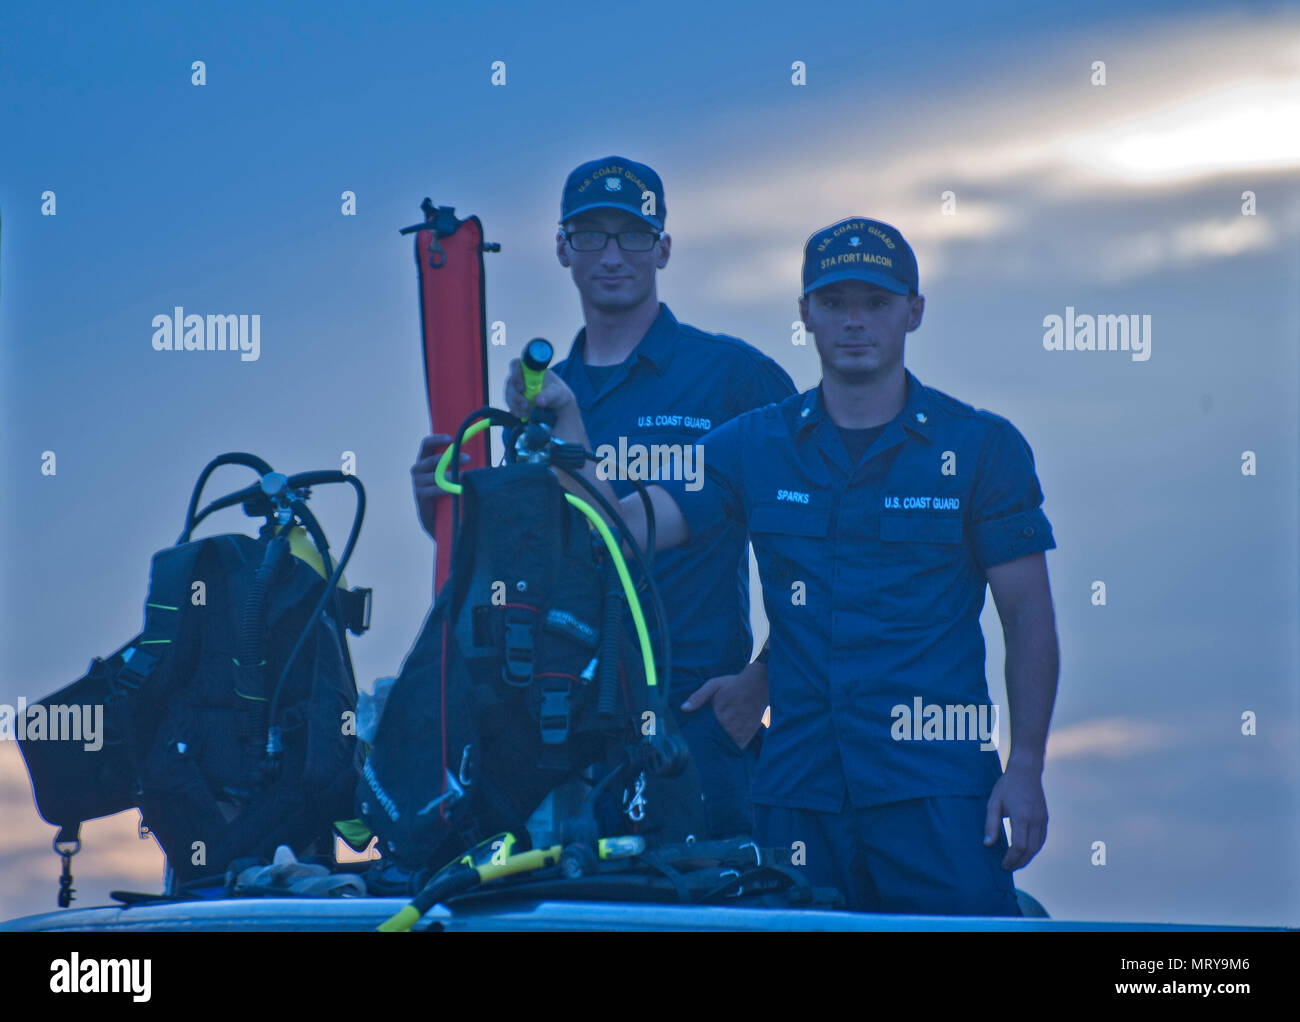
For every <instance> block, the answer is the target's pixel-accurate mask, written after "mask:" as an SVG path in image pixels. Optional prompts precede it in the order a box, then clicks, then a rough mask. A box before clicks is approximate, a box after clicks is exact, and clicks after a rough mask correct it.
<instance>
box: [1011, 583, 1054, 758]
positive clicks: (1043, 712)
mask: <svg viewBox="0 0 1300 1022" xmlns="http://www.w3.org/2000/svg"><path fill="white" fill-rule="evenodd" d="M1003 636H1004V638H1005V640H1006V651H1007V661H1006V682H1007V702H1008V704H1009V706H1008V709H1009V710H1010V714H1011V752H1010V754H1009V756H1008V766H1010V765H1012V764H1015V765H1018V766H1025V767H1030V768H1034V769H1037V770H1042V768H1043V759H1044V757H1045V755H1046V750H1047V729H1048V726H1049V724H1050V723H1051V719H1052V707H1053V705H1054V704H1055V702H1056V682H1057V674H1058V671H1059V651H1058V648H1057V642H1056V622H1055V618H1054V615H1053V613H1052V607H1051V604H1050V603H1049V604H1047V605H1046V606H1045V607H1041V608H1039V607H1034V608H1032V609H1029V608H1027V609H1025V610H1023V611H1022V612H1021V613H1020V614H1018V615H1017V617H1016V619H1014V620H1012V621H1010V622H1007V623H1005V624H1004V626H1003Z"/></svg>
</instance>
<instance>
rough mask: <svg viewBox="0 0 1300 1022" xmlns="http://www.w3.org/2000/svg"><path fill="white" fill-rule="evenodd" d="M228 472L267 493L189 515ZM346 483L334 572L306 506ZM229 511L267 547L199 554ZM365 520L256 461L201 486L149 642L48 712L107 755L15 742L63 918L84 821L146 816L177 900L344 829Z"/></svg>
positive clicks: (157, 579) (96, 667) (239, 543)
mask: <svg viewBox="0 0 1300 1022" xmlns="http://www.w3.org/2000/svg"><path fill="white" fill-rule="evenodd" d="M223 464H242V465H247V466H249V467H252V468H254V469H256V470H257V471H258V472H259V474H260V475H261V476H262V480H261V482H259V483H257V484H255V485H253V486H251V487H248V488H246V489H245V490H241V491H239V492H238V493H235V494H232V495H230V496H227V497H224V498H221V499H219V500H217V501H214V502H212V503H211V504H210V505H209V506H208V507H207V508H205V509H204V510H203V511H202V512H200V513H198V514H196V508H197V506H198V498H199V494H200V492H201V490H202V487H203V484H204V482H205V481H206V480H207V477H208V476H209V475H210V474H211V472H212V471H213V470H214V469H215V468H216V467H218V466H219V465H223ZM344 481H346V482H350V483H351V484H352V485H353V486H354V488H355V489H356V490H357V494H358V504H357V515H356V518H355V520H354V524H353V530H352V534H351V536H350V537H349V541H348V545H347V548H346V549H345V551H344V554H343V558H342V559H341V560H340V561H339V562H338V564H337V565H334V564H331V559H330V555H329V550H328V546H327V544H326V541H325V537H324V534H323V533H322V532H321V529H320V526H319V524H318V523H317V522H316V519H315V517H314V516H313V515H312V514H311V512H310V511H309V510H308V509H307V505H306V499H307V496H308V494H309V492H310V489H309V488H310V487H311V486H312V485H317V484H323V483H333V482H344ZM237 503H238V504H242V505H243V507H244V510H245V512H246V513H248V514H249V515H252V516H259V515H262V516H265V517H266V519H267V521H266V524H265V525H263V526H262V528H261V530H260V534H259V536H258V537H257V538H253V537H251V536H247V535H241V534H229V535H219V536H210V537H205V538H201V539H195V540H191V539H190V534H191V532H192V531H193V529H194V527H195V525H197V524H198V522H199V521H201V520H202V519H203V518H204V517H206V516H207V515H208V514H210V513H211V512H213V511H215V510H218V509H219V508H222V507H229V506H233V505H234V504H237ZM363 513H364V491H363V490H362V488H361V484H360V482H359V481H357V480H356V479H355V477H351V476H345V475H344V474H343V473H340V472H314V473H304V474H302V475H299V476H291V477H288V478H286V477H284V476H282V475H279V474H277V473H274V472H272V471H271V468H270V466H269V465H267V464H266V463H265V462H263V461H261V459H259V458H256V457H254V456H252V455H247V454H227V455H222V456H221V457H219V458H217V459H215V460H214V461H213V462H212V463H211V464H209V465H208V466H207V468H205V469H204V471H203V474H202V475H201V476H200V478H199V482H198V485H197V486H196V487H195V491H194V495H193V498H192V500H191V502H190V508H189V512H188V514H187V517H186V525H185V530H184V531H183V533H182V534H181V538H180V540H178V541H177V543H176V545H174V546H171V547H168V548H167V549H165V550H162V551H160V552H159V553H157V554H155V555H154V558H153V563H152V567H151V569H150V575H149V592H148V596H147V597H146V601H145V622H144V629H143V630H142V631H141V633H140V634H139V635H137V636H136V637H135V638H134V639H132V640H131V641H130V642H128V643H127V644H126V645H125V646H123V647H122V648H121V649H119V650H118V651H117V652H115V653H113V654H111V655H109V656H108V657H105V658H96V659H95V660H94V661H92V663H91V666H90V670H89V672H88V673H87V674H86V675H85V676H84V677H82V678H81V679H79V680H77V681H75V682H73V683H72V684H71V685H69V686H67V687H66V688H64V689H62V690H60V691H59V692H56V693H55V694H54V695H51V696H49V697H48V698H46V699H44V700H42V701H41V703H40V704H38V705H39V706H40V707H42V711H41V712H43V713H44V714H46V715H48V716H49V717H50V718H52V717H53V716H54V715H56V714H63V715H67V714H69V713H76V712H78V711H79V709H80V708H85V710H86V711H87V712H96V713H97V712H102V718H101V720H102V724H101V726H100V727H99V729H98V730H99V735H98V740H97V744H93V745H92V743H87V742H81V741H67V740H62V741H46V740H41V737H42V736H33V735H32V734H31V732H30V729H29V731H28V734H27V740H25V741H20V746H21V749H22V753H23V756H24V759H25V760H26V763H27V769H28V772H29V773H30V775H31V779H32V786H33V790H34V792H35V795H36V802H37V808H38V809H39V811H40V813H41V816H42V817H44V819H45V820H46V821H47V822H49V823H52V824H54V825H56V826H58V827H59V828H60V830H59V834H58V836H57V837H56V838H55V849H56V851H58V852H59V853H60V854H61V855H62V856H63V857H64V877H63V879H62V881H61V890H60V899H59V900H60V904H61V905H63V906H65V907H66V905H67V904H68V903H69V902H70V901H71V900H72V898H71V895H72V888H71V873H70V870H69V859H70V857H71V855H72V854H74V853H75V852H76V850H78V848H79V847H80V842H79V839H78V832H79V828H80V825H81V823H82V822H84V821H86V820H90V819H95V818H97V817H101V816H107V815H110V814H113V813H117V812H121V811H123V810H125V809H129V808H131V807H138V808H139V809H140V812H141V822H142V828H148V830H150V831H152V832H153V834H154V836H155V837H156V838H157V840H158V842H159V844H161V846H162V848H163V850H164V852H165V853H166V855H167V860H168V865H169V867H170V869H171V870H172V871H173V873H174V878H175V881H176V883H177V885H179V884H182V883H184V882H187V881H192V880H196V879H200V878H206V877H210V876H213V875H221V874H224V872H225V870H226V868H227V865H228V864H229V863H230V862H231V860H233V859H236V858H240V857H243V856H259V857H262V858H266V859H270V857H271V856H272V855H273V854H274V851H275V849H276V847H277V846H278V845H281V844H284V845H288V846H290V847H291V848H293V849H294V850H295V851H302V850H304V849H307V848H308V847H309V846H311V845H312V843H313V842H314V841H316V840H317V839H318V838H324V837H328V836H329V834H330V831H331V824H332V822H333V821H334V820H338V819H343V818H344V817H346V816H347V815H348V810H349V806H350V802H351V792H352V790H353V788H354V786H355V783H356V776H357V771H358V769H359V766H360V762H359V749H358V745H357V741H356V738H355V737H354V729H353V728H352V727H351V726H350V724H351V721H352V719H353V717H354V716H355V710H356V680H355V677H354V675H353V670H352V662H351V658H350V656H349V652H348V645H347V639H346V637H345V635H344V629H345V628H347V629H349V630H351V631H352V632H353V633H354V634H357V635H360V634H361V633H362V632H364V631H365V629H366V628H367V627H368V626H369V613H370V590H368V589H353V590H351V591H350V592H348V591H343V590H340V589H339V588H338V586H339V584H340V582H341V579H342V571H343V567H344V564H345V563H346V561H347V559H348V557H350V555H351V551H352V547H353V546H354V545H355V541H356V535H357V533H358V531H359V528H360V524H361V518H362V516H363ZM101 707H102V711H101V709H100V708H101ZM32 709H33V708H29V710H28V713H29V714H30V713H31V712H32ZM349 715H352V716H349ZM142 833H143V831H142Z"/></svg>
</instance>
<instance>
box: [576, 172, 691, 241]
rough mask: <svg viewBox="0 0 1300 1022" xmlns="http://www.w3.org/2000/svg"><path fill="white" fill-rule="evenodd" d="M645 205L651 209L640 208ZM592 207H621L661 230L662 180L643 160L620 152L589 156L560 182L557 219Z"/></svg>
mask: <svg viewBox="0 0 1300 1022" xmlns="http://www.w3.org/2000/svg"><path fill="white" fill-rule="evenodd" d="M647 192H649V193H650V194H649V195H647V194H646V193H647ZM651 197H653V199H652V198H651ZM646 208H649V209H650V210H652V212H649V213H645V212H642V210H643V209H646ZM593 209H621V210H624V211H626V212H628V213H631V214H632V215H633V216H635V217H639V218H640V219H642V220H644V221H645V222H646V223H648V224H649V225H650V226H651V227H653V228H654V229H655V230H656V231H662V230H663V229H664V217H666V216H667V215H668V208H667V207H666V206H665V205H664V183H663V182H662V181H660V180H659V175H658V174H656V173H655V172H654V171H653V170H651V169H650V168H649V167H647V166H646V165H645V164H644V163H636V162H635V161H633V160H626V159H624V158H623V157H621V156H606V157H605V158H604V159H603V160H592V161H591V162H590V163H584V164H583V165H582V166H581V167H579V168H578V169H577V170H575V171H574V172H573V173H572V174H570V175H569V179H568V180H567V181H565V182H564V196H563V197H562V198H561V200H560V223H564V222H565V221H566V220H568V219H569V218H570V217H574V216H577V215H578V214H579V213H586V212H587V211H588V210H593Z"/></svg>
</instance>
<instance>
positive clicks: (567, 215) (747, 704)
mask: <svg viewBox="0 0 1300 1022" xmlns="http://www.w3.org/2000/svg"><path fill="white" fill-rule="evenodd" d="M666 216H667V208H666V206H665V202H664V188H663V182H662V181H661V180H660V178H659V175H658V174H657V173H655V171H654V170H653V169H651V168H650V167H648V166H646V165H645V164H643V163H637V162H634V161H632V160H628V159H626V158H624V157H621V156H607V157H604V158H603V159H598V160H592V161H590V162H588V163H584V164H582V165H581V166H580V167H578V168H577V169H575V170H574V171H573V172H572V173H571V174H570V175H569V177H568V180H567V181H566V182H565V184H564V189H563V192H562V195H561V202H560V224H559V227H560V229H559V231H558V232H557V233H556V239H555V254H556V258H557V259H558V260H559V263H560V265H561V266H563V267H565V268H566V269H567V270H569V272H570V275H571V276H572V278H573V283H574V285H575V286H576V287H577V290H578V297H579V300H580V302H581V305H582V315H583V321H584V324H585V325H584V326H583V328H582V329H581V330H579V331H578V334H577V337H576V338H575V339H574V341H573V347H572V349H571V350H570V352H569V355H568V357H567V358H566V359H565V360H564V361H563V362H561V363H560V364H559V365H557V366H555V367H554V373H555V374H557V375H558V376H559V378H560V379H562V380H564V381H565V383H566V384H567V385H568V387H569V389H570V390H571V391H572V392H573V394H574V395H576V401H577V406H578V408H579V410H580V413H581V418H582V421H583V423H584V425H585V429H586V433H587V436H588V437H589V438H590V441H589V442H590V443H591V444H592V446H591V447H589V449H590V450H598V449H599V448H601V447H602V446H604V445H609V446H610V447H611V448H614V449H618V448H619V447H620V446H621V445H622V446H626V447H633V446H634V445H639V446H642V447H645V448H651V447H653V446H655V445H682V446H686V445H694V444H696V443H698V442H699V441H700V440H701V439H702V438H703V437H704V435H705V434H706V433H707V432H708V431H709V430H710V429H713V428H716V427H717V426H719V425H721V424H722V423H724V422H726V421H727V420H729V419H732V418H734V417H735V416H737V415H739V414H741V413H743V412H747V411H750V410H751V409H754V408H761V407H763V406H764V405H766V404H769V403H771V402H774V401H782V400H784V399H785V398H787V397H788V396H790V395H791V394H793V393H794V392H795V388H794V384H793V383H792V382H791V380H790V377H789V375H788V374H787V373H786V372H785V370H783V369H782V368H781V367H780V366H778V365H777V364H776V363H775V362H774V361H773V360H772V359H770V358H768V357H767V356H766V355H764V354H762V353H761V352H760V351H758V350H757V349H756V348H754V347H752V346H750V345H749V344H746V343H745V342H744V341H741V340H738V339H737V338H735V337H729V336H727V335H725V334H713V333H707V332H705V331H703V330H698V329H696V328H695V327H692V326H687V325H686V324H685V323H680V322H678V320H677V319H676V317H674V316H673V314H672V313H671V312H670V311H669V309H668V306H667V305H665V304H663V303H662V302H660V301H659V297H658V291H657V273H658V271H659V270H662V269H664V268H665V267H666V266H667V265H668V259H669V255H670V253H671V247H672V239H671V238H670V237H669V236H668V235H667V234H666V233H664V223H665V219H666ZM521 393H522V392H521ZM696 474H697V476H698V471H697V473H696ZM611 485H612V487H613V489H614V491H615V494H616V495H617V496H618V497H623V496H625V495H628V494H632V493H634V490H633V485H632V482H631V481H630V480H628V479H624V478H621V477H619V478H616V479H613V480H611ZM633 499H636V498H635V497H634V498H633ZM653 570H654V574H655V579H656V582H657V583H658V587H659V591H660V594H661V596H662V597H663V603H664V607H665V609H666V611H667V618H668V632H669V637H670V639H671V642H672V651H673V656H672V662H673V672H672V673H673V676H672V679H671V682H670V684H671V686H672V687H671V688H670V690H669V692H668V695H669V698H670V700H671V702H672V704H673V705H674V707H678V708H679V709H678V711H677V712H678V714H679V721H680V723H681V725H682V733H683V735H684V737H685V738H686V741H687V743H688V744H689V746H690V749H691V753H692V757H693V759H694V761H695V765H696V767H697V769H698V771H699V775H700V781H701V784H702V786H703V789H704V791H703V794H704V815H705V827H706V828H707V832H706V835H701V836H710V837H724V836H731V835H735V834H749V833H752V831H753V814H752V809H751V806H750V801H749V789H750V780H751V777H752V774H753V771H754V766H755V762H756V760H757V757H758V754H759V747H760V745H761V742H762V730H763V729H762V724H761V718H762V715H763V712H764V709H765V708H766V706H767V668H766V662H765V658H764V657H763V655H762V654H760V656H759V657H758V658H757V659H756V660H755V661H754V662H753V663H751V662H750V655H751V653H752V651H753V636H752V634H751V632H750V625H749V555H748V550H747V543H746V537H745V532H744V529H743V527H741V526H740V525H739V524H738V523H735V524H733V523H724V525H723V527H722V528H719V529H716V530H713V531H711V532H710V533H709V534H708V535H705V534H704V533H700V534H698V535H697V536H696V537H695V540H694V541H693V542H692V543H691V544H690V546H689V548H687V549H682V550H666V551H664V553H663V554H662V555H661V556H658V557H656V558H655V563H654V569H653ZM652 627H653V626H652Z"/></svg>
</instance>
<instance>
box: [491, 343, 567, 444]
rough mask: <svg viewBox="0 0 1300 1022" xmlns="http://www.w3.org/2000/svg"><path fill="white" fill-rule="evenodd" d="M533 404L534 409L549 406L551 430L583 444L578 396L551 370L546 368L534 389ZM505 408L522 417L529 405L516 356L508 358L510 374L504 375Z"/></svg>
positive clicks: (560, 437)
mask: <svg viewBox="0 0 1300 1022" xmlns="http://www.w3.org/2000/svg"><path fill="white" fill-rule="evenodd" d="M533 403H534V404H535V405H536V406H537V407H538V408H549V409H550V410H551V411H553V412H554V413H555V425H554V426H552V427H551V432H552V433H553V434H554V435H555V436H556V437H558V438H559V439H561V440H567V441H569V442H571V443H574V442H577V443H581V444H582V445H583V446H584V447H586V446H587V442H586V441H587V432H586V430H585V429H584V428H583V425H582V412H581V410H580V409H579V408H578V399H577V398H576V397H574V396H573V391H571V390H570V389H569V387H568V384H566V383H565V382H564V381H563V380H562V379H560V378H559V377H558V376H556V375H555V373H553V372H552V371H551V370H549V369H548V370H546V376H545V377H543V380H542V389H541V390H540V391H538V393H537V397H536V398H534V399H533ZM506 407H507V408H509V409H510V411H511V412H512V413H513V414H515V415H517V416H519V418H521V419H526V418H527V417H528V415H529V413H530V412H531V410H532V408H531V406H530V405H529V403H528V398H526V397H525V396H524V371H523V368H522V365H521V364H520V361H519V359H517V358H516V359H511V361H510V375H509V376H507V377H506Z"/></svg>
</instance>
